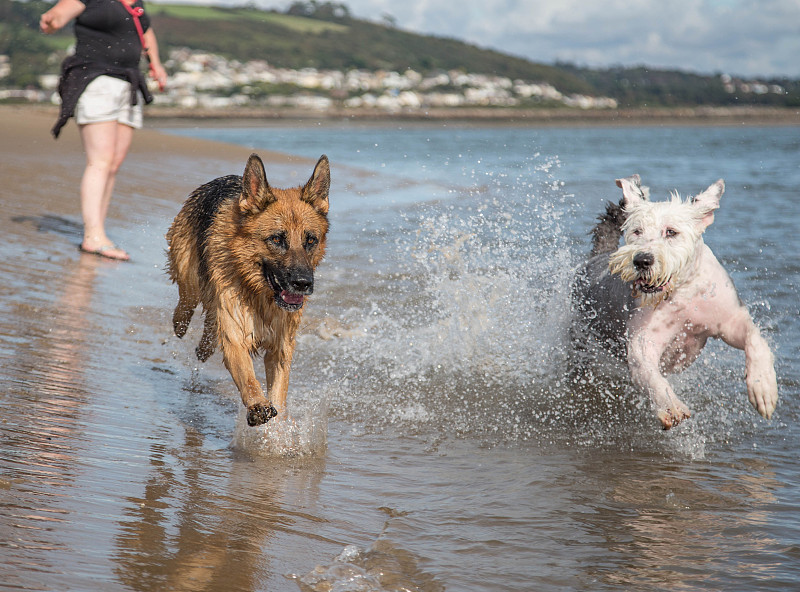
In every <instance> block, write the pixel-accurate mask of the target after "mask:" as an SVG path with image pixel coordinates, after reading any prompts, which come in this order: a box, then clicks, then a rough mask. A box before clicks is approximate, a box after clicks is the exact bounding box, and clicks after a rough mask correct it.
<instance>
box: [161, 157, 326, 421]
mask: <svg viewBox="0 0 800 592" xmlns="http://www.w3.org/2000/svg"><path fill="white" fill-rule="evenodd" d="M329 189H330V167H329V164H328V159H327V157H326V156H324V155H323V156H322V157H321V158H320V159H319V161H318V162H317V164H316V166H315V168H314V172H313V173H312V175H311V178H310V179H309V180H308V182H307V183H306V184H305V185H304V186H301V187H295V188H292V189H277V188H274V187H271V186H270V185H269V183H268V182H267V177H266V173H265V172H264V164H263V162H262V161H261V159H260V158H259V157H258V156H257V155H256V154H252V155H251V156H250V158H249V159H248V161H247V165H246V167H245V170H244V175H243V176H241V177H240V176H238V175H229V176H226V177H220V178H218V179H215V180H213V181H210V182H208V183H206V184H205V185H202V186H201V187H198V188H197V189H196V190H195V191H194V192H193V193H192V194H191V195H190V196H189V197H188V199H187V200H186V202H185V203H184V205H183V207H182V208H181V211H180V212H179V213H178V215H177V216H176V217H175V221H174V222H173V223H172V226H171V227H170V229H169V232H167V244H168V249H169V250H168V257H169V265H168V271H169V274H170V277H171V278H172V281H173V282H174V283H176V284H178V305H177V306H176V307H175V313H174V314H173V317H172V324H173V327H174V329H175V335H177V336H178V337H183V336H184V335H185V334H186V329H187V328H188V326H189V321H191V319H192V315H193V314H194V310H195V308H196V307H197V305H198V304H199V303H201V302H202V303H203V310H204V311H205V315H206V316H205V325H204V329H203V336H202V337H201V339H200V344H199V345H198V346H197V349H196V353H197V357H198V359H200V360H201V361H205V360H207V359H208V357H209V356H211V354H212V353H214V349H215V348H216V347H217V346H218V345H219V346H220V349H221V350H222V355H223V360H224V363H225V367H226V368H227V369H228V371H229V372H230V374H231V376H232V377H233V381H234V382H235V383H236V386H237V387H238V389H239V392H240V393H241V396H242V402H243V403H244V405H245V407H247V423H248V424H249V425H251V426H257V425H261V424H263V423H266V422H267V421H269V420H270V419H271V418H272V417H275V416H276V415H278V413H284V412H285V410H286V395H287V392H288V390H289V370H290V366H291V363H292V354H293V353H294V348H295V338H296V333H297V328H298V326H299V325H300V319H301V317H302V314H303V304H304V303H305V300H306V298H307V297H308V296H309V295H310V294H311V293H312V292H313V290H314V269H315V268H316V267H317V265H318V264H319V262H320V261H321V260H322V257H323V255H324V254H325V238H326V235H327V232H328V216H327V215H328V192H329ZM258 352H264V366H265V368H266V373H267V389H268V396H265V394H264V391H263V390H262V389H261V385H260V384H259V381H258V379H257V378H256V375H255V371H254V369H253V360H252V355H254V354H256V353H258Z"/></svg>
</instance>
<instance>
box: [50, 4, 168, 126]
mask: <svg viewBox="0 0 800 592" xmlns="http://www.w3.org/2000/svg"><path fill="white" fill-rule="evenodd" d="M81 2H83V3H84V4H85V5H86V10H84V11H83V12H82V13H81V14H80V15H79V16H78V18H77V19H75V39H76V45H75V54H74V55H72V56H70V57H68V58H67V59H65V60H64V62H63V63H62V64H61V79H60V80H59V83H58V93H59V94H60V95H61V112H60V114H59V117H58V121H56V124H55V126H54V127H53V135H54V136H55V137H56V138H57V137H58V134H59V133H60V131H61V128H62V127H63V126H64V124H66V123H67V120H68V119H69V118H70V117H72V116H73V114H74V113H75V106H76V105H77V104H78V99H79V98H80V96H81V94H82V93H83V91H84V90H85V89H86V87H87V86H88V84H89V83H90V82H91V81H92V80H94V79H95V78H97V77H98V76H103V75H107V76H113V77H114V78H120V79H122V80H127V81H128V82H130V83H131V105H135V104H136V103H137V102H138V97H137V92H136V91H137V90H139V91H141V92H142V95H143V96H144V99H145V102H146V103H150V102H152V100H153V96H152V95H151V94H150V91H149V90H148V89H147V82H146V81H145V78H144V76H143V75H142V73H141V72H140V71H139V60H140V58H141V55H142V42H141V41H140V39H139V34H138V32H137V31H136V25H135V24H134V22H133V17H132V16H131V15H130V14H129V13H128V11H127V10H126V9H125V7H124V6H123V5H122V2H121V0H81ZM133 6H134V7H138V8H142V9H143V8H144V7H143V5H142V0H136V2H135V3H134V5H133ZM139 22H140V23H141V24H142V30H143V31H147V30H148V29H149V28H150V18H149V17H148V16H147V14H146V13H144V14H142V16H140V17H139Z"/></svg>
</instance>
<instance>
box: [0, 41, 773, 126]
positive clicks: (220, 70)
mask: <svg viewBox="0 0 800 592" xmlns="http://www.w3.org/2000/svg"><path fill="white" fill-rule="evenodd" d="M165 66H166V67H167V70H168V72H169V73H170V78H169V83H168V85H167V89H166V91H165V92H163V93H155V105H158V106H164V107H175V108H179V109H212V110H224V109H231V108H246V107H262V108H268V109H281V108H287V109H303V110H307V111H315V112H326V111H331V110H336V109H342V108H343V109H347V110H358V111H368V112H374V113H376V114H377V113H389V114H391V113H402V112H414V111H421V110H425V109H447V108H499V109H503V108H535V107H569V108H572V109H578V110H598V109H599V110H614V109H617V108H618V104H617V101H616V100H615V99H613V98H610V97H595V96H587V95H579V94H570V95H567V94H564V93H562V92H561V91H559V90H558V89H557V88H555V87H554V86H553V85H551V84H548V83H545V82H537V81H530V80H519V79H511V78H508V77H504V76H495V75H490V74H479V73H468V72H463V71H461V70H451V71H440V72H435V73H431V74H422V73H420V72H416V71H414V70H410V69H409V70H406V71H405V72H395V71H367V70H358V69H351V70H346V71H339V70H317V69H314V68H305V69H301V70H293V69H288V68H276V67H274V66H271V65H270V64H269V63H268V62H266V61H264V60H251V61H248V62H240V61H237V60H228V59H226V58H224V57H222V56H219V55H216V54H212V53H209V52H205V51H197V50H192V49H188V48H179V49H173V50H172V51H170V53H169V56H168V59H167V60H166V61H165ZM7 67H8V59H7V57H6V56H0V81H2V78H3V77H4V76H7V75H8V72H7ZM721 82H722V84H723V86H724V88H725V90H726V91H727V92H728V93H745V94H749V93H755V94H766V93H776V94H782V93H785V90H784V89H783V88H782V87H780V86H779V85H774V84H773V85H767V84H763V83H759V82H752V81H750V82H743V81H739V80H736V79H733V78H731V77H730V76H727V75H722V76H721ZM57 83H58V76H57V75H56V74H47V75H42V76H40V77H39V84H40V86H41V89H17V90H15V89H5V90H2V89H0V100H3V99H5V100H9V99H16V100H25V101H30V102H58V100H59V99H58V95H57V94H56V93H55V88H56V86H57Z"/></svg>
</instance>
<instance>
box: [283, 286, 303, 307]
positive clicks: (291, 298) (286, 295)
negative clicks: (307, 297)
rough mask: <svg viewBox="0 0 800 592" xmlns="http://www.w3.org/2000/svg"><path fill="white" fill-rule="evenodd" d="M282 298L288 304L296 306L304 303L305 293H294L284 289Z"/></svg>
mask: <svg viewBox="0 0 800 592" xmlns="http://www.w3.org/2000/svg"><path fill="white" fill-rule="evenodd" d="M281 300H283V301H284V302H285V303H286V304H291V305H293V306H296V305H298V304H303V295H302V294H292V293H291V292H287V291H286V290H283V291H282V292H281Z"/></svg>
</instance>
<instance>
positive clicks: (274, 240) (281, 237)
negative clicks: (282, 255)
mask: <svg viewBox="0 0 800 592" xmlns="http://www.w3.org/2000/svg"><path fill="white" fill-rule="evenodd" d="M267 244H268V245H270V246H272V247H277V248H279V249H285V248H286V235H285V234H283V233H282V232H277V233H275V234H271V235H270V236H268V237H267Z"/></svg>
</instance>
